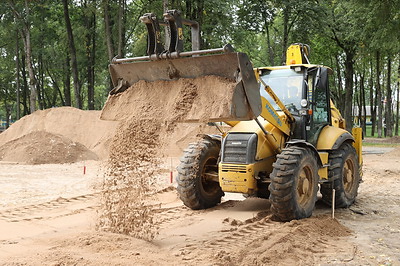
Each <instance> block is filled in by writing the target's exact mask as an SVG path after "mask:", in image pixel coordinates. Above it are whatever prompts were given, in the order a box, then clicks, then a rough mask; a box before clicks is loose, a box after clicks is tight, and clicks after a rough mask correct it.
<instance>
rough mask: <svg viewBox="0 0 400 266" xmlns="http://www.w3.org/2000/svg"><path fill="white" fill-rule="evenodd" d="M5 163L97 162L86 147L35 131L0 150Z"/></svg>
mask: <svg viewBox="0 0 400 266" xmlns="http://www.w3.org/2000/svg"><path fill="white" fill-rule="evenodd" d="M0 149H1V150H0V159H1V160H3V161H11V162H19V163H26V164H60V163H73V162H77V161H83V160H97V159H98V157H97V155H96V154H95V153H93V152H91V151H90V150H88V149H87V148H86V147H85V146H84V145H82V144H80V143H78V142H73V141H71V140H70V139H68V138H66V137H63V136H60V135H55V134H51V133H48V132H44V131H35V132H31V133H29V134H27V135H24V136H22V137H20V138H17V139H14V140H11V141H9V142H7V143H5V144H4V145H2V146H1V148H0Z"/></svg>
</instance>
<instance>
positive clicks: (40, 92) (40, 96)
mask: <svg viewBox="0 0 400 266" xmlns="http://www.w3.org/2000/svg"><path fill="white" fill-rule="evenodd" d="M42 59H43V57H42V53H41V52H39V56H38V62H37V65H38V68H37V77H38V82H37V84H36V88H37V94H38V103H39V109H41V110H43V109H45V97H44V76H43V60H42Z"/></svg>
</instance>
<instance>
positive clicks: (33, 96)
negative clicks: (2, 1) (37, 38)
mask: <svg viewBox="0 0 400 266" xmlns="http://www.w3.org/2000/svg"><path fill="white" fill-rule="evenodd" d="M23 33H24V34H23V37H24V38H23V39H24V45H25V54H26V58H25V59H26V65H27V67H28V74H29V89H30V91H31V93H30V97H29V103H30V107H29V110H30V113H33V112H35V111H36V102H37V91H36V83H37V82H36V78H35V73H34V70H33V64H32V46H31V32H30V21H29V4H28V0H25V22H24V29H23Z"/></svg>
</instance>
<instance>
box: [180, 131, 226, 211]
mask: <svg viewBox="0 0 400 266" xmlns="http://www.w3.org/2000/svg"><path fill="white" fill-rule="evenodd" d="M220 145H221V144H220V142H219V141H216V140H210V139H201V140H200V141H199V142H197V143H190V144H189V146H188V148H187V149H185V150H184V153H183V156H182V157H181V158H180V164H179V166H178V167H177V171H178V175H177V177H176V181H177V183H178V186H177V191H178V194H179V198H180V199H181V200H182V202H183V203H184V204H185V205H186V206H187V207H189V208H191V209H193V210H200V209H207V208H211V207H214V206H216V205H217V204H219V203H220V202H221V197H222V196H223V195H224V193H223V192H222V190H221V189H220V190H219V191H217V192H216V193H215V195H213V197H211V198H210V197H204V195H202V192H201V188H200V187H199V185H198V184H199V180H198V179H199V178H201V177H200V173H199V171H200V169H199V167H200V166H199V165H200V160H201V158H202V156H204V155H205V153H206V152H207V151H209V150H210V149H216V148H218V150H219V149H220ZM200 182H201V181H200Z"/></svg>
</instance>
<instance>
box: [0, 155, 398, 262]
mask: <svg viewBox="0 0 400 266" xmlns="http://www.w3.org/2000/svg"><path fill="white" fill-rule="evenodd" d="M371 150H372V152H371ZM382 152H386V153H385V154H383V153H382ZM399 162H400V152H397V153H396V152H394V151H391V150H387V149H386V150H385V149H383V150H381V152H379V149H376V148H372V149H366V153H365V156H364V178H363V181H364V182H363V183H362V184H361V185H360V189H359V196H358V198H357V201H356V203H355V204H354V205H353V206H352V207H351V208H350V209H340V210H336V219H335V220H332V219H331V216H330V215H331V210H330V209H329V208H328V207H326V206H325V205H323V204H322V203H320V202H317V206H316V209H315V211H314V214H313V216H312V217H311V218H309V219H303V220H300V221H292V222H289V223H279V222H274V221H272V220H271V219H270V218H271V215H270V211H269V206H270V204H269V201H268V200H264V199H257V198H248V199H244V198H243V197H242V196H241V195H236V194H229V195H226V197H224V201H223V202H222V204H220V205H219V206H217V207H215V208H212V209H209V210H202V211H192V210H190V209H188V208H186V207H184V206H183V205H182V203H181V202H180V201H179V199H178V198H177V195H176V192H175V190H174V188H173V187H171V186H170V184H169V182H168V180H169V178H168V173H166V174H165V175H166V176H165V184H164V186H165V187H168V186H169V188H167V189H164V190H162V191H160V192H159V193H157V199H158V202H159V204H160V207H159V208H155V209H154V212H155V213H156V214H157V215H156V217H157V220H158V225H159V226H160V228H159V234H158V235H157V236H156V238H155V239H154V240H153V241H152V242H146V241H143V240H139V239H135V238H133V237H130V236H125V235H118V234H113V233H105V232H99V231H96V220H97V211H96V210H97V208H98V205H99V201H98V195H99V194H98V192H99V186H98V184H99V181H101V179H102V167H101V164H100V163H99V162H95V161H88V162H79V163H74V164H61V165H18V164H11V163H6V162H2V163H1V164H0V187H1V191H0V265H330V264H333V265H342V264H347V265H400V226H399V224H400V208H399V202H400V201H399V196H400V163H399ZM84 166H86V173H85V174H83V168H84Z"/></svg>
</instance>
